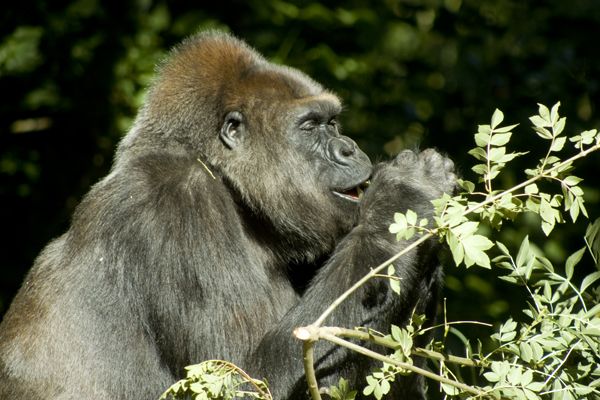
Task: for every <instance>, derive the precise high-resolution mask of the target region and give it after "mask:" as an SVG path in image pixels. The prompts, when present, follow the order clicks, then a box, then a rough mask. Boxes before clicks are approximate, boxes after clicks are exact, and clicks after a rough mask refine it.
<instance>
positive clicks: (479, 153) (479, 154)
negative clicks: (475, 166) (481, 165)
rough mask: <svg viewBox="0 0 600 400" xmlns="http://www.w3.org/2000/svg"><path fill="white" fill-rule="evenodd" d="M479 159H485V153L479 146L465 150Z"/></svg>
mask: <svg viewBox="0 0 600 400" xmlns="http://www.w3.org/2000/svg"><path fill="white" fill-rule="evenodd" d="M467 153H468V154H470V155H472V156H473V157H475V158H476V159H477V160H479V161H485V160H487V153H486V152H485V150H484V149H482V148H481V147H475V148H473V149H471V150H469V151H468V152H467Z"/></svg>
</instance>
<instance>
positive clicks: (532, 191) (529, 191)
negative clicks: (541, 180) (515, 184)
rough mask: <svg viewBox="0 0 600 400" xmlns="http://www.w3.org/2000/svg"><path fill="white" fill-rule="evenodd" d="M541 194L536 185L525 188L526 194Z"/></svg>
mask: <svg viewBox="0 0 600 400" xmlns="http://www.w3.org/2000/svg"><path fill="white" fill-rule="evenodd" d="M536 193H539V189H538V187H537V185H536V184H535V183H532V184H530V185H527V186H525V194H536Z"/></svg>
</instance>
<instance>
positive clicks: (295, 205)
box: [0, 32, 454, 400]
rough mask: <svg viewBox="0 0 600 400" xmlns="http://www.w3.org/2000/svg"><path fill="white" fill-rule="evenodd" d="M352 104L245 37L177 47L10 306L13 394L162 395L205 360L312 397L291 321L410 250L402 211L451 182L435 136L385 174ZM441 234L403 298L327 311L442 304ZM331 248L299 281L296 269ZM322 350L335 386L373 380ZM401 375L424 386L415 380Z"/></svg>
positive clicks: (6, 334)
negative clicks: (358, 132)
mask: <svg viewBox="0 0 600 400" xmlns="http://www.w3.org/2000/svg"><path fill="white" fill-rule="evenodd" d="M340 110H341V104H340V101H339V99H338V98H337V97H336V96H335V95H333V94H332V93H330V92H328V91H326V90H325V89H323V88H322V86H321V85H319V84H318V83H316V82H314V81H313V80H311V79H310V78H309V77H307V76H306V75H304V74H302V73H300V72H298V71H296V70H294V69H291V68H287V67H282V66H277V65H274V64H271V63H269V62H267V61H266V60H265V59H263V58H262V57H261V56H260V55H258V54H257V53H256V52H255V51H254V50H252V49H250V48H249V47H248V46H247V45H246V44H244V43H243V42H241V41H239V40H237V39H235V38H233V37H231V36H229V35H226V34H222V33H216V32H208V33H203V34H200V35H197V36H195V37H192V38H190V39H188V40H187V41H185V42H184V43H182V44H181V45H180V46H179V47H177V48H176V49H175V50H174V51H173V52H172V54H171V55H170V57H169V58H168V60H167V61H166V62H165V63H164V64H163V65H162V66H161V68H160V71H159V75H158V77H157V79H156V81H155V82H154V84H153V85H152V87H151V89H150V91H149V94H148V97H147V101H146V103H145V105H144V106H143V108H142V109H141V110H140V112H139V114H138V117H137V119H136V121H135V124H134V126H133V128H132V129H131V131H130V132H129V133H128V134H127V135H126V136H125V137H124V139H123V140H122V142H121V143H120V145H119V148H118V150H117V154H116V157H115V163H114V165H113V168H112V170H111V172H110V173H109V175H108V176H106V177H105V178H104V179H103V180H101V181H100V182H99V183H97V184H96V185H95V186H94V187H93V188H92V189H91V190H90V192H89V193H88V194H87V195H86V196H85V198H84V199H83V200H82V202H81V204H80V205H79V206H78V207H77V210H76V212H75V214H74V216H73V219H72V223H71V227H70V229H69V230H68V231H67V232H66V233H65V234H64V235H62V236H61V237H59V238H58V239H55V240H54V241H52V242H51V243H50V244H49V245H48V246H47V247H46V248H45V249H44V250H43V251H42V253H41V254H40V255H39V257H38V258H37V260H36V262H35V264H34V266H33V267H32V269H31V271H30V272H29V274H28V275H27V277H26V279H25V281H24V283H23V286H22V288H21V290H20V291H19V293H18V294H17V296H16V297H15V299H14V301H13V303H12V305H11V307H10V309H9V311H8V312H7V314H6V315H5V318H4V321H3V322H2V324H1V325H0V398H2V399H42V398H43V399H48V398H52V399H127V400H128V399H156V398H158V396H159V395H160V394H161V393H162V392H163V391H164V390H165V388H167V387H168V386H169V385H170V384H171V383H172V382H174V381H175V380H177V379H179V378H180V377H181V376H182V375H183V374H184V369H183V367H184V366H186V365H189V364H192V363H196V362H200V361H202V360H205V359H225V360H228V361H232V362H234V363H236V364H237V365H239V366H240V367H242V368H244V369H246V370H247V371H249V372H250V373H251V374H253V375H254V376H256V377H257V378H267V379H268V381H269V382H270V385H271V389H272V391H273V394H274V397H275V398H277V399H283V398H302V397H306V386H305V383H304V379H303V370H302V360H301V351H300V348H301V346H300V344H299V343H298V342H295V341H294V339H293V338H292V335H291V332H292V330H293V328H294V327H296V326H300V325H305V324H308V323H311V322H312V321H313V320H314V319H315V318H316V317H317V316H318V315H319V314H320V312H322V310H323V309H324V307H326V306H327V304H329V303H330V302H331V301H332V300H333V299H335V297H337V296H338V295H339V294H340V293H342V292H343V291H344V290H345V289H346V288H348V287H349V286H350V285H351V284H352V283H353V282H355V281H356V280H357V279H358V278H360V277H361V276H362V275H363V274H364V273H366V272H367V271H368V270H369V268H370V267H372V266H373V265H375V264H377V263H378V262H380V261H382V260H383V259H385V258H387V257H388V256H389V255H391V254H393V253H394V252H396V251H399V249H401V248H402V247H404V246H406V243H405V242H395V241H394V238H393V237H392V236H391V235H390V234H389V233H388V232H387V226H388V224H389V222H390V221H389V219H390V218H391V217H392V216H393V212H394V211H402V210H405V209H406V208H411V209H413V210H416V211H417V212H419V214H420V215H426V214H427V213H429V212H430V208H431V207H430V205H429V200H430V199H431V198H433V197H437V196H439V195H440V194H441V192H442V191H443V190H446V191H449V190H451V188H452V186H453V183H454V176H453V174H452V164H451V162H450V161H449V160H447V159H444V158H443V157H441V156H439V155H438V154H437V153H435V152H433V151H427V152H423V153H421V154H419V155H416V154H413V153H410V154H411V155H407V154H405V153H403V155H402V154H401V155H400V156H398V158H397V159H396V160H394V161H392V162H389V163H385V164H381V165H379V166H377V167H376V168H375V172H373V168H372V166H371V163H370V161H369V159H368V158H367V156H366V155H365V154H364V153H363V152H362V151H361V150H360V149H358V148H357V146H356V144H355V143H354V142H353V141H352V140H350V139H349V138H347V137H345V136H342V135H340V133H339V131H338V124H337V122H336V119H335V118H336V116H337V115H338V114H339V112H340ZM370 176H372V179H371V180H372V184H371V187H370V188H369V189H368V190H367V192H366V193H365V195H364V196H362V197H361V196H359V193H360V192H362V190H361V189H362V188H363V186H364V183H365V181H366V180H367V179H368V178H369V177H370ZM434 246H435V244H431V245H430V246H428V247H427V249H422V250H421V249H420V250H419V252H418V254H417V253H415V254H413V255H411V256H410V257H407V258H406V259H405V260H403V261H402V262H400V263H399V265H398V266H397V268H398V269H399V272H398V274H399V275H400V276H401V278H402V279H403V280H402V282H403V285H406V286H404V288H405V289H403V291H402V293H403V294H402V295H401V296H392V295H391V293H389V290H388V288H387V285H385V284H384V283H382V282H372V283H369V284H368V285H366V286H365V287H363V288H362V289H361V290H360V291H359V292H357V293H356V294H355V295H354V296H353V297H352V298H351V299H350V300H349V301H347V302H346V303H344V304H343V305H342V306H340V307H339V308H338V310H336V312H335V313H334V314H332V315H331V317H330V319H329V320H328V323H329V324H332V325H340V326H356V325H365V324H366V325H368V326H371V327H373V328H374V329H379V330H386V329H388V327H389V324H390V323H391V322H393V323H398V324H403V323H406V320H407V318H408V316H409V315H410V312H412V310H413V309H414V308H415V307H417V309H418V310H421V311H423V312H425V311H426V312H428V314H429V316H430V318H431V319H432V318H433V310H434V309H435V307H432V304H435V301H436V300H435V299H436V293H437V286H438V285H437V282H438V280H439V273H438V272H439V268H438V267H437V262H436V259H435V253H436V251H435V247H434ZM323 258H326V259H327V260H328V261H327V262H326V263H325V265H323V266H322V267H321V268H320V269H319V270H318V271H317V272H314V274H315V276H314V277H313V279H312V280H311V283H310V284H309V285H308V288H307V289H306V291H304V292H303V291H301V290H300V289H299V288H298V287H297V286H296V285H295V283H294V280H293V279H290V275H291V274H290V271H289V268H290V266H291V265H296V266H298V265H308V264H310V263H313V262H315V260H317V259H323ZM304 273H305V274H310V273H312V272H310V271H306V272H304ZM317 356H318V359H319V364H318V366H317V369H318V374H319V377H320V379H321V380H322V382H323V383H327V382H329V381H331V382H333V381H336V382H337V379H338V377H339V375H342V376H345V377H346V378H350V379H351V380H354V381H356V382H358V381H360V379H361V378H362V377H363V375H364V371H365V367H368V362H367V361H363V360H361V359H358V358H355V357H354V356H353V355H351V354H348V353H346V352H345V351H344V350H342V349H338V348H333V347H331V346H329V345H325V344H324V345H323V346H320V347H319V349H318V354H317ZM394 390H395V392H394V393H395V395H396V396H397V397H402V396H405V397H406V398H411V399H414V398H419V397H421V396H423V393H422V388H421V382H420V380H419V379H416V378H415V379H410V380H406V381H403V382H400V383H399V384H398V386H397V387H396V388H395V389H394Z"/></svg>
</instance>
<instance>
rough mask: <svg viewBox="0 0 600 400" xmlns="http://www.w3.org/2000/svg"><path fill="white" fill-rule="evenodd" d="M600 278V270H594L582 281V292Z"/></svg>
mask: <svg viewBox="0 0 600 400" xmlns="http://www.w3.org/2000/svg"><path fill="white" fill-rule="evenodd" d="M598 279H600V271H596V272H592V273H591V274H589V275H588V276H586V277H585V278H583V280H582V281H581V287H580V289H579V291H580V292H582V293H583V292H584V291H585V290H586V289H587V288H588V287H590V286H591V285H592V284H593V283H594V282H596V281H597V280H598Z"/></svg>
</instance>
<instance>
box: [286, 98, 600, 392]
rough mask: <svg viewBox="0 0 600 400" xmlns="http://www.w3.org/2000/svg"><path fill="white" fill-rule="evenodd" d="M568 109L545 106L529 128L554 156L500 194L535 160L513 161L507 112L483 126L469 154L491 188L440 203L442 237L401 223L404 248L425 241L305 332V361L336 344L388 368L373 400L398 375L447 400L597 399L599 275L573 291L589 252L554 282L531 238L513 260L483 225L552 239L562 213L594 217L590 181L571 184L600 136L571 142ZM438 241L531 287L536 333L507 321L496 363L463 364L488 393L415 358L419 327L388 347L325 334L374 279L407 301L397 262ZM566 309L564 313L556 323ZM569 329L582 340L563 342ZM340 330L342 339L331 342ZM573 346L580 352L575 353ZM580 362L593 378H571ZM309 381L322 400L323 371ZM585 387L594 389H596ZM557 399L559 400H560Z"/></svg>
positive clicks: (394, 228) (393, 337) (419, 223)
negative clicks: (509, 170)
mask: <svg viewBox="0 0 600 400" xmlns="http://www.w3.org/2000/svg"><path fill="white" fill-rule="evenodd" d="M559 106H560V103H557V104H556V105H554V106H553V107H552V109H548V108H547V107H545V106H544V105H541V104H540V105H539V110H538V115H534V116H532V117H531V118H530V120H531V122H532V123H533V129H534V131H535V132H536V134H537V135H538V136H540V137H541V138H542V139H544V140H547V141H548V142H549V145H548V150H547V152H546V155H545V156H544V158H542V159H540V160H539V162H538V163H537V165H536V166H535V167H534V168H530V169H526V170H525V171H524V172H525V176H526V177H527V178H526V179H525V180H524V181H523V182H521V183H519V184H518V185H515V186H513V187H511V188H508V189H497V188H496V187H495V185H494V179H495V178H496V177H497V176H499V174H500V173H501V172H502V170H503V169H504V168H505V167H506V165H507V164H508V163H509V162H511V161H512V160H514V159H515V158H516V157H519V156H523V155H525V154H527V152H508V151H507V149H506V145H507V144H508V143H509V141H510V139H511V136H512V133H513V132H512V131H513V129H514V128H515V127H517V125H509V126H504V127H503V126H500V124H501V123H502V122H503V120H504V115H503V113H502V112H501V111H500V110H496V111H495V112H494V114H493V116H492V119H491V123H490V124H489V125H480V126H479V129H478V132H477V134H476V135H475V144H476V146H477V147H475V148H474V149H472V150H471V151H470V152H469V154H471V155H472V156H473V157H475V159H476V160H477V161H479V163H478V164H476V165H475V166H474V167H473V168H472V169H473V171H474V172H475V173H476V174H477V175H479V182H478V183H479V184H482V186H483V187H482V189H481V190H477V189H476V188H477V185H476V184H475V183H473V182H470V181H466V180H461V181H460V182H459V184H460V186H461V188H462V189H463V192H462V193H460V194H458V195H456V196H449V195H444V196H443V197H442V198H440V199H438V200H436V201H434V202H433V203H434V207H435V215H434V217H433V219H434V223H435V225H434V228H428V221H427V219H424V218H419V216H418V215H417V214H416V213H414V212H413V211H411V210H408V211H407V212H406V213H396V214H395V216H394V222H393V223H392V225H391V226H390V232H391V233H393V234H395V235H396V237H397V239H398V240H407V239H410V238H412V237H414V236H415V235H420V237H419V238H418V239H417V240H415V241H414V242H412V243H411V245H409V246H408V247H407V248H405V249H404V250H403V251H402V252H400V253H398V254H396V255H394V256H393V257H391V258H390V259H388V260H386V261H385V262H384V263H382V264H380V265H379V266H377V267H375V268H373V269H372V270H371V271H370V272H369V273H368V274H367V275H365V276H364V277H363V278H362V279H360V280H359V281H358V282H357V283H356V284H355V285H353V286H352V287H351V288H350V289H348V291H346V292H345V293H344V294H342V295H341V296H340V297H339V298H338V299H336V300H335V301H334V302H333V303H332V304H331V306H330V307H328V308H327V309H326V310H325V312H323V314H322V315H321V316H320V317H319V318H318V319H317V320H316V321H315V322H314V323H313V324H312V325H310V326H308V327H304V328H299V329H297V330H296V336H297V337H298V338H299V339H302V340H306V341H305V356H306V355H307V353H306V351H312V345H313V343H315V342H316V341H317V340H329V341H331V342H334V343H336V344H338V345H341V346H345V347H348V348H351V349H353V350H355V351H357V352H359V353H361V354H364V355H366V356H369V357H371V358H374V359H377V360H381V361H383V367H382V368H380V369H379V370H377V371H375V372H373V373H372V374H371V375H369V376H367V380H366V387H365V388H364V390H363V394H364V395H373V396H374V397H375V398H377V399H380V398H382V397H383V396H384V395H385V394H386V393H387V392H389V390H390V384H389V383H390V382H391V381H393V380H394V379H395V376H396V375H398V374H400V373H407V372H410V373H420V374H421V375H424V376H426V377H427V378H429V379H432V380H434V381H438V382H439V383H440V387H441V389H442V390H443V391H444V392H445V394H446V395H448V396H457V397H462V396H463V395H470V396H475V397H476V398H506V397H508V398H523V399H542V398H544V399H545V398H549V399H552V398H560V399H563V398H565V399H568V398H581V396H582V395H583V394H588V395H589V394H593V395H594V396H597V395H598V393H600V392H598V389H596V387H597V386H600V368H599V367H598V365H599V364H600V356H599V354H600V349H599V348H598V347H599V345H598V341H597V337H596V336H597V332H596V331H597V330H598V328H599V327H600V318H597V317H596V314H598V313H596V314H590V313H589V310H588V307H587V304H597V303H598V302H600V289H598V288H597V287H594V291H593V292H590V291H587V292H586V290H588V289H590V287H591V286H592V285H593V284H594V283H596V281H597V280H598V279H599V278H600V271H597V272H594V273H592V274H590V275H588V276H587V277H585V278H584V279H583V281H582V282H581V284H580V285H576V284H574V283H573V282H572V278H573V270H574V266H575V265H576V264H577V263H578V262H579V260H580V259H581V257H582V256H583V253H584V250H585V248H584V249H582V250H580V251H578V252H576V253H575V254H573V255H572V256H571V257H569V258H568V259H567V262H566V265H565V272H566V276H564V277H563V276H561V275H559V274H557V273H556V272H555V269H554V267H553V266H552V264H551V263H550V261H549V260H548V259H547V258H545V257H543V256H540V255H536V254H534V253H533V252H532V251H531V250H530V249H529V246H528V243H529V242H528V240H527V238H526V239H525V240H524V242H523V244H522V245H521V249H520V250H519V254H518V256H517V258H516V259H513V258H512V257H511V256H510V252H509V250H508V249H507V247H506V246H505V245H504V244H502V243H500V242H496V243H494V242H493V241H492V240H490V239H489V238H487V237H486V236H484V235H482V234H480V233H479V228H480V224H482V223H485V224H488V225H489V226H491V227H492V228H495V229H501V228H502V224H503V222H505V221H506V220H513V219H514V218H515V217H516V216H517V215H519V214H521V213H524V212H532V213H535V214H537V215H539V216H540V221H541V229H542V231H543V232H544V233H545V234H546V235H549V234H550V233H551V232H552V230H553V229H554V227H555V224H556V223H562V222H564V221H565V219H564V217H563V212H568V213H569V216H570V218H571V220H572V221H573V222H575V221H576V220H577V218H578V216H579V215H580V213H581V214H583V215H584V216H586V217H587V211H586V209H585V206H584V199H583V190H582V189H581V187H580V186H579V183H580V182H581V179H580V178H578V177H576V176H574V175H571V174H570V172H571V170H572V169H573V162H575V161H576V160H578V159H580V158H583V157H586V156H588V155H589V154H590V153H592V152H595V151H597V150H599V149H600V135H598V132H597V131H596V130H590V131H585V132H582V133H581V134H579V135H576V136H573V137H571V138H567V137H566V136H564V135H563V131H564V128H565V123H566V118H564V117H560V115H559V112H558V109H559ZM567 140H569V141H570V142H571V143H572V144H573V145H574V147H575V150H576V151H577V153H576V154H574V155H572V156H570V157H568V158H566V159H564V160H562V159H561V158H560V157H558V154H559V152H560V151H562V150H563V148H564V147H565V145H566V143H567ZM544 180H545V181H550V182H557V183H559V184H560V188H561V193H556V194H551V193H545V192H542V191H540V189H539V188H538V183H539V181H544ZM478 197H479V198H480V200H479V201H478V199H477V198H478ZM599 221H600V220H599ZM599 221H597V222H596V223H595V224H594V225H591V226H590V228H589V229H588V231H589V232H588V235H586V243H587V247H588V248H590V249H591V250H592V254H593V256H594V260H595V261H596V260H597V259H598V258H597V257H598V250H597V247H596V248H594V247H592V246H591V245H590V244H589V243H596V244H597V243H598V239H597V237H598V230H600V222H599ZM434 236H437V237H439V238H440V240H444V241H445V242H446V243H447V244H448V246H449V248H450V251H451V253H452V257H453V259H454V262H455V264H456V265H457V266H458V265H464V266H465V267H467V268H468V267H471V266H473V265H477V266H480V267H484V268H488V269H490V268H491V267H492V264H493V265H495V266H497V267H498V268H499V269H510V273H509V274H508V275H506V276H502V277H501V278H502V279H504V280H505V281H508V282H511V283H514V284H517V285H521V286H524V287H526V289H527V290H528V292H529V293H530V295H531V297H532V300H533V304H534V307H530V308H529V309H527V310H524V314H525V315H526V316H527V317H529V318H530V319H531V322H530V323H529V324H526V323H524V324H522V328H521V330H520V331H518V330H517V327H518V324H517V323H516V322H515V321H513V320H512V319H510V320H508V321H507V322H506V323H504V324H503V325H502V326H501V327H500V330H499V332H497V333H495V334H494V335H492V339H494V340H496V341H497V342H498V344H499V347H497V348H496V349H495V350H494V351H492V352H491V353H489V354H482V352H481V351H480V352H479V353H478V354H473V355H472V356H471V358H470V359H464V358H463V360H462V361H463V362H462V363H460V364H461V365H463V366H471V367H476V368H478V369H480V370H482V371H485V372H483V374H482V376H483V378H484V379H485V380H486V381H487V383H488V385H485V386H476V385H473V386H469V385H465V384H464V383H463V382H460V380H458V379H457V378H456V377H455V376H454V375H453V374H452V372H451V370H450V369H449V368H448V367H447V363H448V360H449V359H450V358H451V357H452V356H445V355H443V354H441V353H440V352H438V351H434V350H433V349H431V348H426V349H418V350H415V349H413V348H412V338H413V337H414V336H415V335H417V334H420V332H419V330H418V329H415V328H414V327H412V326H408V327H405V328H399V327H394V326H393V327H392V333H391V334H390V335H389V336H386V337H385V339H382V338H381V337H378V336H377V335H372V334H368V335H367V336H364V334H362V333H361V334H360V335H354V336H353V335H348V331H347V330H342V331H337V329H339V328H331V327H322V326H321V325H322V324H323V322H324V321H325V319H326V318H327V317H328V316H329V315H330V314H331V313H332V312H333V311H334V310H335V308H336V307H338V306H339V304H341V303H342V302H343V301H345V299H346V298H348V297H349V296H350V295H351V294H352V293H353V292H354V291H356V289H358V288H359V287H360V286H361V285H363V284H364V283H365V282H367V281H368V280H369V279H371V278H373V277H376V276H380V277H381V276H389V277H390V285H391V288H392V290H394V291H398V290H399V289H400V285H401V282H399V281H398V280H396V279H393V278H394V266H393V265H392V264H393V262H394V261H396V260H397V259H399V258H400V257H402V256H403V255H405V254H407V253H408V252H409V251H411V250H412V249H414V248H416V247H418V246H419V245H420V244H421V243H423V242H424V241H426V240H428V239H430V238H431V237H434ZM494 247H496V248H497V249H498V250H499V251H500V253H501V254H500V255H499V256H498V257H495V258H493V259H492V260H490V256H489V253H490V251H491V250H492V249H493V248H494ZM386 268H387V274H385V275H384V274H383V271H384V270H385V269H386ZM532 274H534V275H537V276H538V278H537V279H536V280H534V281H532ZM575 300H577V301H575ZM575 304H577V305H578V306H579V307H580V311H579V312H578V313H577V314H574V306H575ZM549 305H552V307H549ZM594 308H595V307H594ZM557 309H560V310H563V312H562V313H561V314H556V310H557ZM549 310H553V311H552V312H550V311H549ZM565 311H568V312H567V313H565ZM599 311H600V310H599ZM413 317H420V316H413ZM567 328H571V329H573V331H572V332H570V333H564V332H565V329H567ZM574 328H577V329H583V332H585V333H584V334H581V331H579V333H576V330H575V329H574ZM332 330H333V332H337V334H336V333H332ZM340 332H342V334H341V335H342V336H343V335H347V336H350V337H353V338H359V339H362V340H368V341H371V342H373V343H376V344H380V345H383V346H384V347H387V348H392V349H394V350H395V351H394V353H393V354H391V355H382V354H377V353H376V354H373V352H372V351H370V350H366V349H364V348H362V347H361V346H358V345H355V344H353V343H350V342H347V341H345V340H343V339H341V338H340V337H339V336H340ZM573 343H575V344H576V347H575V348H572V347H569V345H570V344H573ZM432 346H433V343H430V347H432ZM365 350H366V351H365ZM575 354H576V355H577V357H583V359H585V360H587V361H586V362H580V363H579V364H578V366H579V367H580V368H583V370H584V371H585V372H583V373H579V374H575V375H573V374H572V373H569V372H566V371H567V364H568V361H569V359H573V358H574V355H575ZM415 355H418V356H423V357H427V358H429V359H431V360H433V361H436V362H438V366H439V367H440V373H439V374H432V373H430V372H429V371H423V370H421V369H420V368H416V367H414V366H412V362H411V357H412V356H415ZM560 356H562V358H561V357H560ZM459 359H460V358H459ZM466 360H468V361H466ZM305 361H306V362H305V365H307V364H308V365H310V364H311V361H310V356H309V357H306V358H305ZM455 361H456V359H455ZM306 373H307V377H308V379H309V382H312V387H313V390H311V395H312V398H313V400H319V399H320V398H321V396H320V391H319V390H318V386H316V384H315V383H316V378H315V377H314V369H313V368H312V367H308V368H307V369H306ZM432 375H433V376H432ZM580 382H585V383H586V384H587V386H586V385H585V384H584V383H580ZM341 386H344V387H346V386H347V383H346V382H345V381H341V382H340V387H338V388H337V389H335V390H334V388H330V389H329V393H330V395H331V397H333V398H336V399H340V400H346V399H347V398H348V397H339V396H337V395H336V394H340V393H345V394H347V393H348V390H342V389H341ZM584 387H585V389H584ZM556 393H558V394H559V395H558V396H559V397H556V396H557V395H556ZM569 396H571V397H569ZM594 398H596V397H594ZM598 398H600V397H598Z"/></svg>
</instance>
